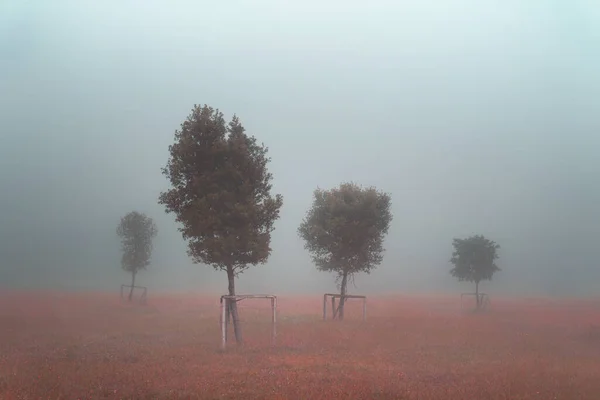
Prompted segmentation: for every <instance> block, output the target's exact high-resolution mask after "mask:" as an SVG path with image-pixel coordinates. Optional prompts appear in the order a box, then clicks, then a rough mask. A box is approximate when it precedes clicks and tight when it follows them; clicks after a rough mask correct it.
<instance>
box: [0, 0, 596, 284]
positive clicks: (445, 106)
mask: <svg viewBox="0 0 600 400" xmlns="http://www.w3.org/2000/svg"><path fill="white" fill-rule="evenodd" d="M598 71H600V5H599V4H598V3H597V2H595V1H591V0H589V1H577V0H572V1H566V0H564V1H559V0H553V1H548V0H545V1H543V0H539V1H534V0H530V1H523V0H503V1H495V0H484V1H482V0H446V1H433V0H420V1H416V0H414V1H382V0H380V1H378V0H374V1H371V2H366V3H365V2H364V1H353V0H352V1H341V0H328V1H325V2H317V1H316V0H308V1H302V2H293V3H292V2H283V1H275V0H269V1H261V0H253V1H250V0H229V1H166V0H164V1H149V0H145V1H142V0H140V1H132V0H129V1H127V0H119V1H117V0H112V1H102V2H100V1H91V0H88V1H85V0H72V1H65V0H54V1H45V0H39V1H17V0H5V1H3V2H2V3H1V4H0V163H1V165H0V166H1V168H0V184H1V187H2V196H0V286H1V287H5V288H39V287H48V288H64V289H73V290H77V289H81V290H86V289H95V290H118V285H119V284H121V283H127V282H128V280H129V277H128V276H127V274H126V273H125V272H123V271H121V269H120V253H119V243H118V238H117V237H116V234H115V229H116V226H117V224H118V222H119V218H120V217H121V216H122V215H124V214H126V213H127V212H129V211H131V210H138V211H141V212H145V213H146V214H147V215H149V216H151V217H152V218H154V219H155V221H156V223H157V225H158V228H159V230H160V231H159V235H158V237H157V238H156V240H155V252H154V256H153V262H152V265H151V266H150V267H149V269H148V271H145V272H143V273H141V274H140V275H139V283H140V284H143V285H145V286H148V287H149V288H150V290H193V291H198V292H207V291H208V292H211V293H212V292H215V293H218V292H224V291H225V290H226V287H227V286H226V277H225V275H224V273H222V272H214V271H213V270H212V268H210V267H206V266H203V265H194V264H192V262H191V260H190V259H189V258H188V257H187V255H186V244H185V242H184V241H183V240H182V238H181V235H180V234H179V233H178V232H177V226H176V224H175V222H174V217H173V216H172V215H167V214H165V213H164V208H163V207H162V206H160V205H159V204H158V203H157V198H158V194H159V193H160V191H161V190H164V189H165V188H167V181H166V179H165V178H164V177H163V176H162V175H161V172H160V168H161V167H163V166H164V165H165V163H166V161H167V158H168V152H167V147H168V145H169V144H171V143H172V141H173V133H174V131H175V130H176V129H177V128H178V127H179V124H180V123H181V122H183V120H184V119H185V118H186V117H187V115H188V114H189V112H190V110H191V108H192V106H193V105H194V104H195V103H198V104H204V103H207V104H209V105H211V106H213V107H215V108H219V109H221V110H222V111H223V112H224V113H225V114H226V116H227V117H230V116H231V115H232V114H233V113H236V114H237V115H238V116H239V117H240V119H241V121H242V123H243V124H244V125H245V127H246V129H247V131H248V132H249V133H250V134H253V135H255V136H256V137H257V138H258V140H259V141H262V142H264V143H265V144H266V145H267V146H268V147H269V154H270V156H271V157H272V163H271V165H270V170H271V172H272V173H273V175H274V189H275V191H276V193H281V194H282V195H283V196H284V206H283V209H282V212H281V219H280V220H279V221H278V222H277V224H276V230H275V232H274V234H273V241H272V248H273V253H272V256H271V258H270V260H269V262H268V264H267V265H264V266H259V267H256V268H252V269H250V270H249V271H247V272H246V273H245V274H244V275H243V276H241V278H240V280H239V282H238V292H239V293H244V292H246V293H250V292H255V293H256V292H272V293H275V294H285V293H322V292H324V291H331V290H335V283H334V277H333V276H332V275H329V274H327V273H323V272H319V271H317V270H316V268H315V267H314V265H312V264H311V261H310V258H309V255H308V253H307V252H306V251H305V250H304V249H303V243H302V241H301V240H300V239H299V238H298V236H297V233H296V229H297V227H298V225H299V224H300V222H301V219H302V217H303V216H304V214H305V212H306V210H307V208H308V207H309V206H310V203H311V200H312V192H313V190H314V189H315V188H316V187H317V186H319V187H321V188H331V187H333V186H336V185H338V184H339V183H341V182H344V181H350V180H351V181H354V182H356V183H359V184H363V185H375V186H377V187H378V188H379V189H381V190H383V191H386V192H389V193H390V194H391V196H392V202H393V207H392V208H393V213H394V221H393V223H392V225H391V227H390V232H389V235H388V238H387V241H386V249H387V251H386V254H385V259H384V262H383V264H382V265H381V266H380V267H379V268H378V269H377V270H376V271H375V272H374V273H373V274H371V275H370V276H367V275H359V276H357V277H356V280H355V282H356V287H353V286H351V287H350V291H351V292H354V293H359V292H362V293H376V292H386V293H390V292H395V293H413V292H441V291H450V292H451V291H469V290H468V289H470V285H468V284H465V283H460V284H459V283H457V282H454V280H453V278H452V277H451V276H450V274H449V272H448V271H449V269H450V265H449V263H448V260H449V258H450V255H451V251H452V248H451V241H452V238H453V237H464V236H467V235H471V234H479V233H481V234H484V235H486V236H487V237H489V238H490V239H492V240H495V241H497V242H498V243H499V244H500V245H501V246H502V248H501V250H500V260H499V266H500V267H501V268H502V269H503V271H501V272H500V273H498V275H497V276H496V277H495V278H494V280H493V281H492V282H491V283H485V284H483V288H484V290H485V291H488V292H491V293H519V294H525V293H528V294H529V293H539V294H550V295H585V294H594V293H595V294H598V293H599V292H600V283H599V282H600V263H599V262H598V257H597V248H598V246H599V244H600V210H599V208H598V205H599V204H600V161H598V160H599V158H598V155H597V152H598V149H599V148H600V116H599V112H600V74H599V73H598ZM463 289H464V290H463Z"/></svg>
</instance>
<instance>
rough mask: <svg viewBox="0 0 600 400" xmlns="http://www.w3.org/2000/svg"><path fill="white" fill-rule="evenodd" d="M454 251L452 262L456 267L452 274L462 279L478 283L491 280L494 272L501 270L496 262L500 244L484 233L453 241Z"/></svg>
mask: <svg viewBox="0 0 600 400" xmlns="http://www.w3.org/2000/svg"><path fill="white" fill-rule="evenodd" d="M452 246H453V247H454V252H453V253H452V258H451V259H450V262H451V263H452V265H454V267H453V268H452V269H451V270H450V273H451V274H452V276H454V277H456V278H458V280H460V281H468V282H475V283H478V282H480V281H483V280H491V279H492V276H493V275H494V273H496V272H498V271H500V268H498V266H497V265H496V264H495V261H496V260H497V259H498V249H500V246H499V245H498V244H496V243H495V242H494V241H492V240H489V239H486V238H485V237H484V236H482V235H475V236H471V237H468V238H466V239H454V240H453V241H452Z"/></svg>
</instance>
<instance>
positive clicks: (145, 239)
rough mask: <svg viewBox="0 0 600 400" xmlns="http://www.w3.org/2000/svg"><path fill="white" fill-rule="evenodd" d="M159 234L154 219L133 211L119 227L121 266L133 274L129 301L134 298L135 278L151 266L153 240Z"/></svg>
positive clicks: (124, 218)
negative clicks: (121, 252) (121, 250)
mask: <svg viewBox="0 0 600 400" xmlns="http://www.w3.org/2000/svg"><path fill="white" fill-rule="evenodd" d="M157 233H158V229H157V228H156V225H155V224H154V222H153V221H152V218H150V217H147V216H146V215H145V214H142V213H139V212H137V211H132V212H130V213H129V214H127V215H125V216H124V217H122V218H121V222H120V223H119V226H118V227H117V235H119V237H120V238H121V244H122V249H123V257H122V258H121V266H122V267H123V269H124V270H125V271H127V272H131V290H130V291H129V301H131V298H132V296H133V287H134V286H135V276H136V275H137V273H138V272H139V271H140V270H142V269H146V267H147V266H148V265H150V256H151V254H152V239H154V237H155V236H156V234H157Z"/></svg>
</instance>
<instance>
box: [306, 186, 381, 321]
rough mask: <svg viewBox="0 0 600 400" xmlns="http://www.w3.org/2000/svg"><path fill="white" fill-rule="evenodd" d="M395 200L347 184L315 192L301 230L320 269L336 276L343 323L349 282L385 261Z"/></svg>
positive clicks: (373, 189) (372, 188)
mask: <svg viewBox="0 0 600 400" xmlns="http://www.w3.org/2000/svg"><path fill="white" fill-rule="evenodd" d="M390 207H391V197H390V196H389V195H388V194H386V193H382V192H379V191H377V189H375V188H374V187H369V188H363V187H361V186H358V185H356V184H354V183H343V184H341V185H340V186H339V187H337V188H334V189H331V190H321V189H317V190H315V191H314V198H313V204H312V206H311V208H310V209H309V210H308V212H307V214H306V217H305V218H304V220H303V221H302V223H301V224H300V227H299V228H298V234H299V236H300V237H301V238H302V239H304V241H305V246H304V247H305V248H306V249H307V250H308V251H309V252H310V254H311V257H312V260H313V262H314V263H315V265H316V266H317V268H318V269H319V270H321V271H330V272H334V273H336V275H337V277H336V280H337V281H338V282H339V288H340V294H341V296H342V297H341V298H340V302H339V306H338V311H337V312H338V316H339V319H343V318H344V303H345V298H344V297H343V296H345V295H346V287H347V284H348V279H349V278H352V277H353V276H354V274H356V273H358V272H366V273H367V274H368V273H370V272H371V270H373V269H374V268H375V267H377V266H378V265H379V264H381V262H382V261H383V252H384V248H383V240H384V237H385V235H386V234H387V232H388V229H389V226H390V223H391V221H392V213H391V210H390Z"/></svg>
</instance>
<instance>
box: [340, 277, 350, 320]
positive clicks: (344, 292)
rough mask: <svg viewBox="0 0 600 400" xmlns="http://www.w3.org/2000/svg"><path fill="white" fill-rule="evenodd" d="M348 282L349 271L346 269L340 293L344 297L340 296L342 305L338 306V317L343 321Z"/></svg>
mask: <svg viewBox="0 0 600 400" xmlns="http://www.w3.org/2000/svg"><path fill="white" fill-rule="evenodd" d="M347 283H348V273H347V272H345V271H344V274H343V275H342V284H341V285H340V286H341V288H340V295H341V296H342V297H340V305H339V306H338V318H339V320H340V321H342V320H343V319H344V304H346V298H345V297H344V296H345V295H346V285H347Z"/></svg>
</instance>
